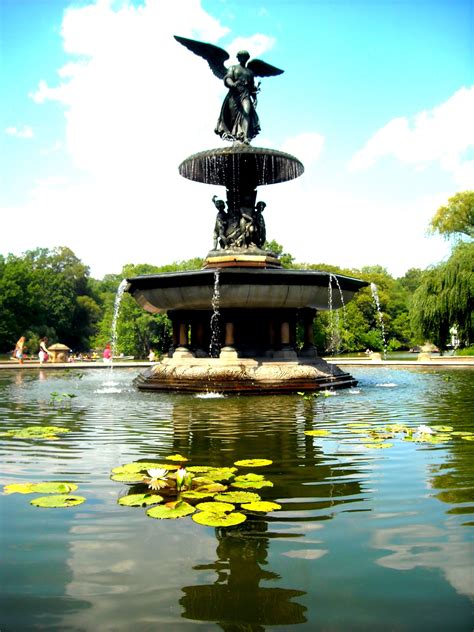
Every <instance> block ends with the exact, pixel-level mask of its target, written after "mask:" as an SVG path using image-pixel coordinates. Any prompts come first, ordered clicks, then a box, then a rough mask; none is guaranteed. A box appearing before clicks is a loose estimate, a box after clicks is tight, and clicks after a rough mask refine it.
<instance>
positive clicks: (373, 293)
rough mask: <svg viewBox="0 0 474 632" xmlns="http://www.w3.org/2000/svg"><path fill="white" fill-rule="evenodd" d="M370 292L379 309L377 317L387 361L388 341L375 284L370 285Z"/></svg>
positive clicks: (384, 355)
mask: <svg viewBox="0 0 474 632" xmlns="http://www.w3.org/2000/svg"><path fill="white" fill-rule="evenodd" d="M370 291H371V292H372V297H373V299H374V302H375V306H376V308H377V316H378V319H379V323H380V331H381V333H382V342H383V359H384V360H386V359H387V339H386V336H385V323H384V320H383V314H382V309H381V307H380V299H379V293H378V291H377V286H376V285H375V283H371V284H370Z"/></svg>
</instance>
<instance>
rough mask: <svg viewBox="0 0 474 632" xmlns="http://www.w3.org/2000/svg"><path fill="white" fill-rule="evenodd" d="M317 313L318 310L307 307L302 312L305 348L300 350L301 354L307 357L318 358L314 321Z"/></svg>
mask: <svg viewBox="0 0 474 632" xmlns="http://www.w3.org/2000/svg"><path fill="white" fill-rule="evenodd" d="M315 315H316V310H312V309H305V310H304V311H303V313H302V321H303V348H302V349H301V351H300V356H302V357H306V358H316V357H317V355H318V353H317V351H316V347H315V345H314V333H313V322H314V317H315Z"/></svg>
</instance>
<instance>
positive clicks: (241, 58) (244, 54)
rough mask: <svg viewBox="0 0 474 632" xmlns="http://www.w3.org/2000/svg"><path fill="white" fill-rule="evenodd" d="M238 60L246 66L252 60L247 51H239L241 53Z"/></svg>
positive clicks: (238, 54)
mask: <svg viewBox="0 0 474 632" xmlns="http://www.w3.org/2000/svg"><path fill="white" fill-rule="evenodd" d="M237 59H238V60H239V62H241V63H243V64H244V65H245V64H246V63H247V62H248V60H249V59H250V55H249V52H248V51H246V50H239V52H238V53H237Z"/></svg>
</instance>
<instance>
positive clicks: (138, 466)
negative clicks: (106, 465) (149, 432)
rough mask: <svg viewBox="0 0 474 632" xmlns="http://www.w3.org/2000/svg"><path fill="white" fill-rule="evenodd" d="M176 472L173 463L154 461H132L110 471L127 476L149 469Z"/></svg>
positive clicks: (175, 466) (176, 467)
mask: <svg viewBox="0 0 474 632" xmlns="http://www.w3.org/2000/svg"><path fill="white" fill-rule="evenodd" d="M153 468H156V469H163V470H177V469H178V466H177V465H174V464H173V463H157V462H156V461H134V462H133V463H125V465H119V466H118V467H114V468H113V470H112V473H113V474H126V473H127V474H128V473H137V472H146V471H147V470H149V469H153Z"/></svg>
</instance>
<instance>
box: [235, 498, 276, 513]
mask: <svg viewBox="0 0 474 632" xmlns="http://www.w3.org/2000/svg"><path fill="white" fill-rule="evenodd" d="M242 509H247V510H248V511H263V512H264V513H267V512H268V511H275V510H276V509H281V505H279V504H278V503H274V502H271V501H269V500H257V501H255V502H251V503H244V504H243V505H242Z"/></svg>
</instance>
